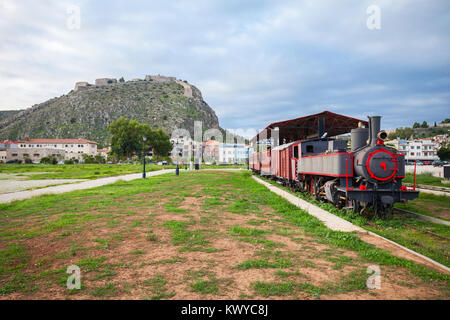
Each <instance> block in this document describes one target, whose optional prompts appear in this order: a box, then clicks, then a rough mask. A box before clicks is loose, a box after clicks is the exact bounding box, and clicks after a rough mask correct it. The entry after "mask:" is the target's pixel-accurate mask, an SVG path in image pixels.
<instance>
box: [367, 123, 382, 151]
mask: <svg viewBox="0 0 450 320" xmlns="http://www.w3.org/2000/svg"><path fill="white" fill-rule="evenodd" d="M368 118H369V145H371V146H376V145H377V135H378V132H380V120H381V117H380V116H373V117H368Z"/></svg>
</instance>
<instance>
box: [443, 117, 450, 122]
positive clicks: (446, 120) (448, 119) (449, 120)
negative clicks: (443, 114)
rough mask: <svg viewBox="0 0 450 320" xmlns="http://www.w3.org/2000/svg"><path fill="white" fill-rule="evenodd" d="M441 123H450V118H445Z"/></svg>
mask: <svg viewBox="0 0 450 320" xmlns="http://www.w3.org/2000/svg"><path fill="white" fill-rule="evenodd" d="M441 123H450V118H447V119H445V120H444V121H442V122H441Z"/></svg>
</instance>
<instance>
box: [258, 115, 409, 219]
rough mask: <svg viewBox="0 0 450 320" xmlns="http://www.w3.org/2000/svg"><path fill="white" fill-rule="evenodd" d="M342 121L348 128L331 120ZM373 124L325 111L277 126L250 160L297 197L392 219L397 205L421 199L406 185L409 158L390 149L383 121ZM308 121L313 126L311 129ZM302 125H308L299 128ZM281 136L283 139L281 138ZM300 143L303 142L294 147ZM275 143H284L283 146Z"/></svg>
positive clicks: (264, 136)
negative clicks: (313, 131) (301, 195)
mask: <svg viewBox="0 0 450 320" xmlns="http://www.w3.org/2000/svg"><path fill="white" fill-rule="evenodd" d="M338 116H339V117H342V119H344V120H346V121H347V122H346V124H347V126H343V125H342V121H341V123H336V124H335V126H333V123H332V121H331V120H333V117H338ZM316 118H317V119H316ZM368 118H369V121H368V122H366V121H362V120H357V119H354V118H349V117H345V116H341V115H336V114H333V113H331V112H328V111H325V112H324V113H321V114H317V115H312V116H308V117H304V118H298V119H306V120H305V121H303V122H300V121H297V122H294V121H293V120H292V121H285V122H280V123H276V124H275V125H273V126H272V127H271V130H270V131H269V135H270V132H271V133H272V134H271V135H270V138H267V132H264V134H263V133H260V134H258V135H257V136H256V137H255V138H253V139H252V140H251V150H252V149H253V151H254V152H253V153H251V154H250V155H249V166H250V169H251V170H252V171H253V172H254V173H257V174H260V175H262V176H266V177H268V178H271V179H274V180H278V181H279V182H280V183H282V184H283V185H285V186H289V187H291V188H292V189H293V190H294V191H300V192H307V193H310V194H311V195H312V196H313V197H314V198H315V199H317V200H318V201H320V202H330V203H332V204H334V205H335V206H336V207H338V208H343V207H345V208H347V209H352V210H353V211H355V212H357V213H360V214H362V213H363V212H373V213H374V214H375V216H376V217H379V218H381V219H390V218H391V217H392V209H393V204H394V203H396V202H406V201H408V200H412V199H415V198H417V197H418V191H416V190H415V188H413V189H408V188H407V187H406V186H403V185H402V179H404V178H405V159H404V154H401V153H399V152H398V151H396V150H395V149H393V148H390V147H388V146H386V145H385V143H384V141H385V140H386V138H387V133H386V132H385V131H382V130H380V119H381V117H380V116H373V117H368ZM314 119H316V120H315V122H314ZM349 119H350V120H351V121H350V122H349V121H348V120H349ZM294 120H297V119H294ZM308 120H312V122H311V121H310V122H309V125H308V122H307V121H308ZM356 121H357V122H356ZM325 122H328V123H329V124H328V125H325ZM300 123H303V125H301V126H298V127H296V124H300ZM305 123H306V127H305ZM355 124H356V126H355ZM364 124H365V125H364ZM311 126H317V134H313V135H312V136H314V137H313V138H310V137H308V136H307V135H302V134H298V132H304V131H305V132H306V133H308V129H311ZM352 126H353V128H352ZM280 127H281V130H280ZM339 128H341V130H339ZM266 129H267V128H266ZM266 129H265V130H266ZM327 131H329V132H331V133H335V134H336V133H339V134H340V133H343V132H345V131H347V132H348V131H350V132H349V133H350V136H351V147H350V148H349V149H348V148H347V140H345V139H338V138H337V137H331V136H330V135H329V134H328V132H327ZM280 133H281V134H282V136H277V135H279V134H280ZM309 133H311V130H309ZM309 136H311V135H309ZM296 137H297V138H299V137H300V138H302V139H298V140H294V141H292V140H293V139H292V138H294V139H295V138H296ZM276 140H284V142H283V144H281V145H280V144H279V143H278V142H277V141H276ZM286 140H291V141H288V142H286ZM368 208H372V210H367V209H368Z"/></svg>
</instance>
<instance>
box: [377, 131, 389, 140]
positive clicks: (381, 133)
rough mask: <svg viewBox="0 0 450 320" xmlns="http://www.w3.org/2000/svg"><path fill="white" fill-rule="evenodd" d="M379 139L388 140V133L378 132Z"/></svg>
mask: <svg viewBox="0 0 450 320" xmlns="http://www.w3.org/2000/svg"><path fill="white" fill-rule="evenodd" d="M377 137H378V139H380V140H383V141H384V140H386V138H387V133H386V131H380V132H378V134H377Z"/></svg>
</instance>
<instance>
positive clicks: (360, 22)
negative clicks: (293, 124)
mask: <svg viewBox="0 0 450 320" xmlns="http://www.w3.org/2000/svg"><path fill="white" fill-rule="evenodd" d="M373 5H376V6H377V8H379V12H380V20H379V27H380V28H379V29H377V28H375V29H374V28H373V26H376V23H377V22H378V20H376V16H375V15H374V11H373V9H372V8H373V7H371V6H373ZM368 9H369V10H368ZM77 10H79V12H80V15H79V18H80V19H79V24H78V19H77V17H78V16H77V14H76V13H77ZM373 19H375V20H373ZM368 20H369V22H371V23H372V24H370V23H369V25H371V26H372V28H371V29H369V28H368V24H367V22H368ZM449 40H450V1H448V0H433V1H430V0H410V1H407V0H341V1H334V0H311V1H307V0H305V1H301V0H297V1H280V0H278V1H275V0H248V1H244V0H224V1H218V0H217V1H216V0H200V1H196V0H190V1H162V0H161V1H160V0H150V1H131V0H127V1H114V0H109V1H102V0H98V1H81V0H80V1H76V0H74V1H61V0H55V1H50V0H40V1H32V0H29V1H22V0H0V110H10V109H23V108H26V107H30V106H31V105H33V104H35V103H40V102H43V101H45V100H47V99H49V98H52V97H55V96H60V95H62V94H65V93H67V92H68V91H70V90H71V89H72V88H73V86H74V83H75V82H77V81H89V82H93V81H94V80H95V79H96V78H101V77H115V78H119V77H121V76H123V77H124V78H125V79H126V80H129V79H132V78H136V77H140V78H143V77H144V76H145V75H146V74H162V75H169V76H176V77H177V78H179V79H183V80H188V81H189V82H190V83H192V84H194V85H196V86H197V87H198V88H199V89H200V90H201V91H202V93H203V97H204V99H205V101H206V102H207V103H208V104H209V105H210V106H211V107H212V108H213V109H214V110H215V111H216V113H217V115H218V117H219V121H220V124H221V126H222V127H224V128H229V129H242V130H244V132H241V133H246V132H245V130H247V131H248V132H247V133H248V134H247V135H251V131H252V130H257V129H259V128H262V127H265V126H266V125H267V124H269V123H271V122H274V121H280V120H285V119H290V118H294V117H298V116H302V115H307V114H311V113H316V112H320V111H323V110H330V111H333V112H337V113H342V114H345V115H349V116H354V117H360V118H363V119H365V118H366V116H367V115H375V114H378V115H381V116H383V119H382V127H383V128H384V129H389V128H395V127H397V126H411V125H412V123H413V122H414V121H423V120H426V121H428V122H431V123H433V122H434V121H441V120H442V119H444V118H450V41H449Z"/></svg>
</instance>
